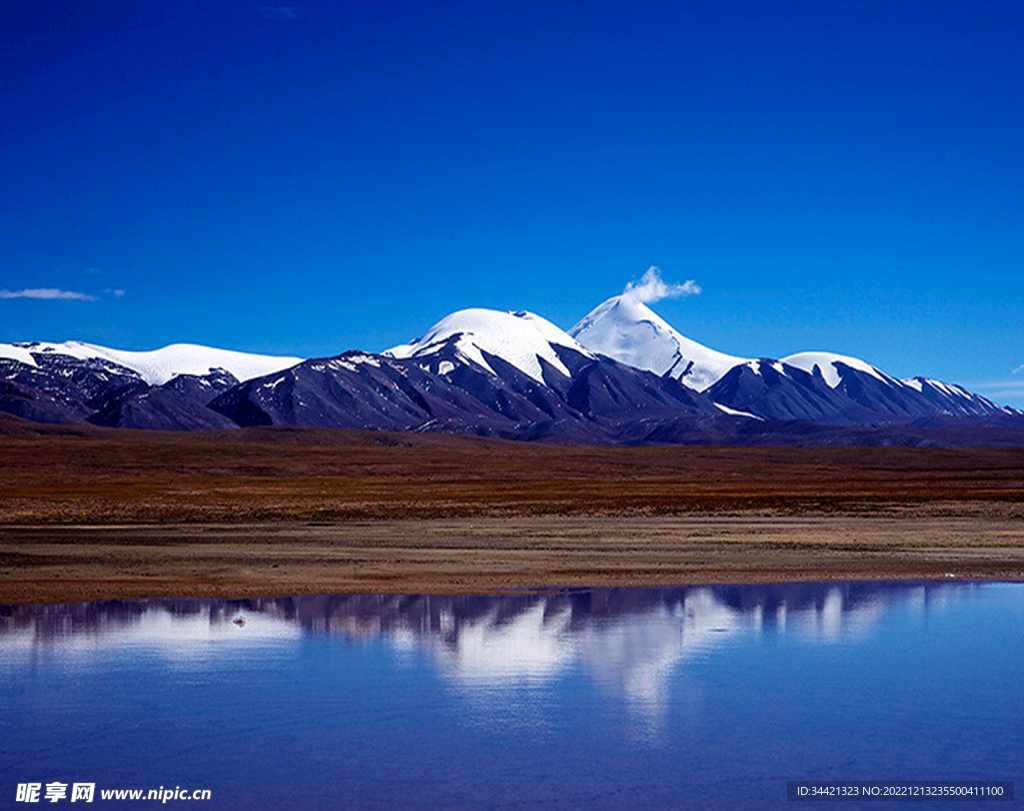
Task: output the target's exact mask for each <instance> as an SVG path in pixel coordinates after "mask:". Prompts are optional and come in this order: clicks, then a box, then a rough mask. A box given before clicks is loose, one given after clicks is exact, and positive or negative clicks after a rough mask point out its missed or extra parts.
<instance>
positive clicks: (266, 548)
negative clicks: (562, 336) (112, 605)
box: [0, 516, 1024, 605]
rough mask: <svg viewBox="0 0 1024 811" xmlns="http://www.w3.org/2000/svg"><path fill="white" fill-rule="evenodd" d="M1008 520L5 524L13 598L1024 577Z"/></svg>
mask: <svg viewBox="0 0 1024 811" xmlns="http://www.w3.org/2000/svg"><path fill="white" fill-rule="evenodd" d="M1022 537H1024V522H1021V521H1020V520H1019V519H1013V518H1011V519H1005V518H977V517H966V518H949V517H943V518H930V517H905V518H893V517H877V516H876V517H850V516H845V517H825V516H813V517H791V518H785V517H720V516H710V517H660V518H642V517H641V518H628V517H627V518H608V517H589V518H580V517H567V516H539V517H513V518H508V519H498V518H479V519H466V518H456V519H398V520H374V521H345V522H338V523H327V522H324V523H316V524H311V523H298V522H254V523H240V524H230V525H228V524H203V523H189V524H172V525H168V524H160V525H156V524H153V525H145V524H134V525H48V526H39V525H31V526H25V525H23V526H17V525H6V526H0V605H17V604H31V603H70V602H83V601H92V600H117V599H144V598H166V597H180V598H187V597H207V598H213V597H220V598H238V599H244V598H255V597H272V596H282V595H298V594H335V593H338V594H342V593H347V594H352V593H366V594H377V593H388V594H399V593H403V594H404V593H409V594H414V593H431V594H487V593H501V592H508V591H518V590H548V589H559V588H580V587H591V588H601V587H627V586H681V585H723V584H740V583H780V582H838V581H870V580H900V581H907V580H911V581H928V580H934V581H943V582H948V581H953V580H971V581H983V580H992V581H1024V543H1022Z"/></svg>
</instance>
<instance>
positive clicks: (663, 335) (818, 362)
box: [0, 294, 1024, 444]
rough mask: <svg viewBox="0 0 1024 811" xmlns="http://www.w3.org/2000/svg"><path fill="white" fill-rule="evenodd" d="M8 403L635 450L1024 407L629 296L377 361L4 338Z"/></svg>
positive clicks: (438, 336)
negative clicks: (733, 329)
mask: <svg viewBox="0 0 1024 811" xmlns="http://www.w3.org/2000/svg"><path fill="white" fill-rule="evenodd" d="M0 412H3V413H7V414H12V415H15V416H18V417H23V418H26V419H29V420H34V421H37V422H51V423H70V424H84V423H92V424H95V425H103V426H110V427H131V428H148V429H164V430H196V429H224V428H235V427H239V426H242V427H245V426H257V425H290V426H311V427H331V428H347V429H364V430H395V431H417V432H422V431H446V432H455V433H469V434H477V435H481V436H493V437H502V438H511V439H531V440H538V439H543V440H548V441H559V442H587V443H593V442H598V443H635V444H642V443H652V442H656V443H694V442H701V443H708V442H714V443H743V444H761V443H778V442H782V443H785V444H801V443H803V442H812V443H815V444H844V443H845V444H849V443H853V444H865V443H867V444H875V443H881V442H884V443H900V444H916V443H920V442H924V441H940V442H942V441H949V440H948V439H947V438H948V437H950V436H953V437H956V436H959V434H957V432H958V431H967V430H969V428H963V429H961V428H960V427H958V426H969V425H983V427H984V428H985V430H988V429H992V430H994V431H996V432H1003V433H1000V434H999V436H998V437H995V434H991V435H992V436H993V437H995V438H994V439H993V440H992V441H994V442H998V443H1002V444H1007V443H1010V444H1013V443H1014V442H1018V440H1017V439H1014V437H1016V436H1017V434H1016V433H1014V432H1015V431H1019V432H1021V439H1020V440H1019V442H1020V444H1024V414H1022V413H1021V412H1018V411H1016V410H1014V409H1009V408H1001V407H999V406H997V405H996V404H994V403H992V402H991V401H989V400H987V399H985V398H984V397H981V396H979V395H977V394H974V393H972V392H970V391H968V390H967V389H964V388H963V387H961V386H956V385H951V384H946V383H941V382H939V381H934V380H929V379H926V378H912V379H910V380H898V379H896V378H895V377H893V376H891V375H889V374H886V373H885V372H883V371H881V370H880V369H878V368H877V367H875V366H872V365H871V364H869V363H866V362H865V361H863V360H860V359H858V358H854V357H850V356H847V355H838V354H833V353H827V352H804V353H800V354H796V355H790V356H789V357H786V358H782V359H781V360H775V359H771V358H761V359H756V360H747V359H744V358H739V357H734V356H731V355H726V354H724V353H721V352H716V351H715V350H713V349H709V348H708V347H705V346H702V345H701V344H699V343H697V342H695V341H692V340H690V339H688V338H686V337H685V336H683V335H682V334H681V333H679V332H678V331H677V330H675V329H674V328H672V327H671V326H670V325H669V324H667V323H666V322H665V321H664V320H663V319H662V318H660V317H659V316H658V315H657V314H656V313H654V311H653V310H651V309H650V307H648V306H647V305H645V304H644V303H642V302H641V301H639V299H638V298H637V297H636V296H631V295H629V294H624V295H622V296H616V297H615V298H612V299H609V300H608V301H606V302H604V303H603V304H601V305H600V306H599V307H597V308H596V309H595V310H594V311H593V312H591V313H590V314H589V315H588V316H587V317H586V318H584V319H583V320H582V321H580V322H579V323H578V324H577V325H576V326H575V327H574V328H573V329H572V330H571V334H570V333H566V332H564V331H562V330H561V329H559V328H558V327H556V326H555V325H554V324H552V323H551V322H549V321H547V320H545V319H544V318H541V317H540V316H537V315H534V314H532V313H528V312H497V311H493V310H484V309H469V310H460V311H458V312H455V313H452V314H451V315H449V316H446V317H445V318H443V319H442V320H441V321H439V322H438V323H437V324H435V325H434V326H433V327H431V328H430V329H429V330H427V332H426V333H425V334H424V335H423V337H421V338H418V339H416V340H414V341H411V342H409V343H408V344H403V345H401V346H397V347H394V348H393V349H390V350H388V351H387V352H385V353H383V354H380V355H376V354H372V353H367V352H360V351H350V352H345V353H344V354H342V355H338V356H335V357H330V358H315V359H312V360H305V361H301V360H300V359H298V358H290V357H287V358H286V357H273V356H266V355H251V354H246V353H242V352H233V351H230V350H222V349H213V348H210V347H202V346H195V345H189V344H175V345H172V346H168V347H164V348H163V349H158V350H153V351H151V352H129V351H122V350H114V349H107V348H105V347H99V346H94V345H90V344H84V343H78V342H68V343H64V344H43V343H19V344H2V345H0ZM972 420H973V421H974V422H971V421H972ZM979 420H983V421H985V420H987V422H984V423H979V422H978V421H979ZM940 423H941V424H940ZM929 426H930V427H929ZM0 429H2V425H0ZM933 429H934V430H933ZM928 431H932V433H931V434H929V433H928ZM936 431H938V432H939V433H936ZM1007 431H1008V432H1009V433H1006V432H1007ZM950 432H952V433H950ZM933 435H934V436H936V437H938V439H937V440H932V439H930V437H931V436H933Z"/></svg>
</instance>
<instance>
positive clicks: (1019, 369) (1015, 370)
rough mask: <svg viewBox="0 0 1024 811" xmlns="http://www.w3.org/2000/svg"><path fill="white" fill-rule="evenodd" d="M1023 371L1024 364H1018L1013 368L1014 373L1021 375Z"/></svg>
mask: <svg viewBox="0 0 1024 811" xmlns="http://www.w3.org/2000/svg"><path fill="white" fill-rule="evenodd" d="M1021 372H1024V364H1022V365H1021V366H1018V367H1017V368H1016V369H1014V370H1013V373H1014V374H1015V375H1019V374H1020V373H1021Z"/></svg>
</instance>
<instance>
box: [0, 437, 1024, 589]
mask: <svg viewBox="0 0 1024 811" xmlns="http://www.w3.org/2000/svg"><path fill="white" fill-rule="evenodd" d="M0 429H3V430H5V431H6V433H4V434H3V435H0V604H12V603H26V602H65V601H72V600H87V599H115V598H138V597H157V596H225V597H248V596H275V595H284V594H299V593H330V592H434V593H467V592H493V591H500V590H504V589H518V588H557V587H567V586H613V585H622V586H624V585H655V584H658V585H665V584H683V583H721V582H766V581H781V580H857V579H861V580H863V579H936V578H938V579H945V578H950V577H957V578H972V579H1003V580H1021V579H1024V451H1019V450H976V449H971V450H944V449H928V448H842V449H840V448H736V447H725V448H723V447H703V446H672V447H643V448H626V447H619V448H606V447H604V448H602V447H579V446H574V447H566V446H555V445H541V444H527V443H514V442H505V441H500V440H489V439H479V438H473V437H454V436H445V435H424V436H418V435H403V434H382V433H375V432H344V431H331V430H321V429H289V428H266V429H245V430H239V431H226V432H209V433H206V432H196V433H182V434H174V433H157V432H140V431H125V430H117V429H109V430H107V429H93V428H40V427H39V426H33V425H31V424H28V423H21V422H19V421H14V420H7V421H6V422H4V423H3V424H0Z"/></svg>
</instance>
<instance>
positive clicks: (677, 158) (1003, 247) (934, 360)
mask: <svg viewBox="0 0 1024 811" xmlns="http://www.w3.org/2000/svg"><path fill="white" fill-rule="evenodd" d="M296 2H299V0H296ZM2 21H3V25H2V26H0V41H2V43H0V44H2V48H0V104H2V109H3V111H4V113H3V118H2V123H0V147H2V155H3V158H2V160H0V173H2V174H0V178H2V189H3V191H4V194H3V195H2V198H0V291H6V292H0V341H14V340H67V339H80V340H86V341H91V342H95V343H102V344H106V345H110V346H115V347H119V348H127V349H139V348H152V347H156V346H162V345H164V344H167V343H171V342H175V341H191V342H197V343H205V344H211V345H215V346H226V347H231V348H237V349H245V350H251V351H262V352H275V353H287V354H298V355H303V356H312V355H326V354H335V353H337V352H341V351H343V350H345V349H349V348H362V349H369V350H381V349H384V348H386V347H388V346H391V345H393V344H396V343H399V342H403V341H405V340H407V339H409V338H411V337H413V336H416V335H419V334H422V333H423V332H424V331H425V330H426V329H427V328H428V327H429V326H430V325H431V324H433V323H434V322H435V321H437V320H439V319H440V318H441V317H442V316H443V315H445V314H447V313H448V312H450V311H452V310H456V309H460V308H463V307H470V306H484V307H494V308H499V309H529V310H533V311H535V312H538V313H540V314H542V315H544V316H546V317H547V318H549V319H551V320H552V321H554V322H555V323H556V324H558V325H560V326H562V327H564V328H568V327H570V326H571V325H572V324H573V323H575V321H576V320H578V319H579V318H580V317H582V316H583V315H585V314H586V313H587V312H588V311H589V310H590V309H591V308H592V307H594V306H595V305H597V304H598V303H599V302H600V301H602V300H603V299H605V298H607V297H608V296H611V295H614V294H616V293H618V292H621V290H622V288H623V286H624V285H625V284H626V283H627V282H629V281H630V280H631V279H635V278H638V277H639V276H640V275H641V274H642V273H643V272H644V271H645V270H646V269H647V268H648V267H649V266H650V265H658V266H659V267H660V268H661V270H662V273H663V274H664V276H665V278H666V279H667V280H669V281H683V280H686V279H694V280H696V282H697V284H699V285H700V287H701V288H702V292H701V294H700V295H696V296H690V297H687V298H685V299H681V300H669V301H663V302H660V303H659V304H656V305H655V308H656V309H657V310H658V311H659V312H660V313H661V314H662V315H663V316H664V317H665V318H666V319H667V320H668V321H669V322H670V323H672V324H673V325H674V326H676V327H677V328H678V329H680V330H681V331H682V332H683V333H684V334H687V335H689V336H690V337H692V338H694V339H696V340H699V341H701V342H703V343H706V344H708V345H709V346H712V347H714V348H716V349H720V350H723V351H726V352H731V353H735V354H739V355H745V356H759V355H763V356H782V355H786V354H789V353H792V352H795V351H799V350H814V349H829V350H833V351H839V352H844V353H848V354H854V355H857V356H859V357H863V358H865V359H867V360H869V361H871V362H873V363H875V364H877V365H879V366H881V367H882V368H884V369H886V370H887V371H890V372H891V373H893V374H896V375H899V376H909V375H912V374H924V375H928V376H931V377H938V378H941V379H946V380H951V381H956V382H961V383H965V384H968V385H971V386H973V387H976V388H978V389H979V390H981V391H983V392H984V393H987V394H989V395H991V396H994V397H995V398H996V399H998V400H1000V401H1001V402H1007V403H1015V404H1024V371H1020V372H1017V373H1014V370H1015V369H1017V368H1018V367H1021V365H1022V364H1024V326H1022V325H1024V273H1022V261H1021V260H1022V257H1024V154H1022V150H1021V144H1022V143H1024V49H1021V48H1020V42H1021V41H1024V4H1021V3H1017V2H1012V1H1011V0H1007V1H1006V2H986V1H985V0H977V1H976V2H969V3H968V2H943V0H927V1H925V0H921V1H920V2H917V1H915V0H903V1H902V2H900V1H898V0H896V1H894V0H888V2H884V3H883V2H870V1H869V0H856V2H830V3H820V2H798V1H797V0H792V1H791V2H781V1H780V2H737V1H735V0H721V1H720V2H715V3H705V2H701V3H686V2H679V0H675V1H674V2H664V3H662V2H640V3H637V2H632V3H626V2H604V1H602V0H598V1H597V2H589V3H559V2H550V0H549V1H548V2H544V3H531V2H520V3H516V4H509V3H492V2H485V1H482V0H475V1H474V2H461V1H459V0H457V1H456V2H448V3H444V4H438V3H401V2H345V3H336V2H311V3H307V2H301V3H300V4H298V5H295V6H276V5H270V6H268V5H259V4H254V3H245V2H228V1H227V0H203V1H202V2H200V1H199V0H193V2H178V0H94V2H89V3H70V2H67V1H65V2H63V3H52V2H39V3H33V4H17V5H15V6H11V7H10V8H5V10H4V12H3V17H2ZM34 290H59V291H64V293H68V294H80V295H81V296H83V298H32V297H26V296H23V295H19V294H20V293H22V291H34ZM118 291H120V292H118ZM30 295H39V294H30ZM53 295H56V294H53Z"/></svg>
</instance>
